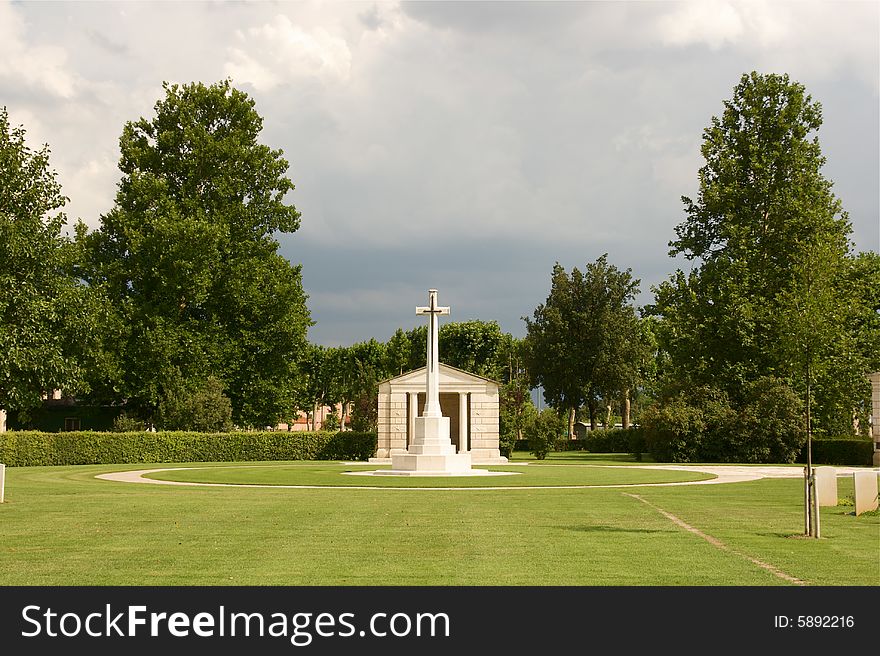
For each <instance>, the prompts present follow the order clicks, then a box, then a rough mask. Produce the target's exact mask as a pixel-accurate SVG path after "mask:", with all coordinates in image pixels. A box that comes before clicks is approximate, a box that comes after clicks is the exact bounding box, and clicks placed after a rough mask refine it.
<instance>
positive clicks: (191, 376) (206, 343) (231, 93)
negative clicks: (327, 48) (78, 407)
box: [82, 81, 310, 425]
mask: <svg viewBox="0 0 880 656" xmlns="http://www.w3.org/2000/svg"><path fill="white" fill-rule="evenodd" d="M164 89H165V97H164V98H162V99H160V100H159V101H158V102H157V103H156V106H155V115H154V116H153V117H152V118H149V119H148V118H141V119H139V120H137V121H133V122H129V123H127V124H126V125H125V127H124V129H123V132H122V136H121V138H120V142H119V144H120V150H121V153H122V156H121V159H120V163H119V168H120V170H121V172H122V180H121V181H120V183H119V188H118V192H117V195H116V203H115V206H114V207H113V209H112V210H110V212H108V213H107V214H106V215H104V216H102V217H101V227H100V228H99V229H98V230H97V231H96V232H94V233H92V234H89V235H83V236H82V240H83V242H84V245H83V248H84V251H85V252H86V253H87V254H88V265H87V267H86V269H87V272H88V274H87V275H88V277H89V280H90V282H92V283H93V284H100V285H102V286H104V287H106V289H107V291H108V294H109V296H110V299H111V301H112V303H113V306H114V308H115V310H116V312H118V313H119V315H120V318H121V321H120V324H121V325H122V326H124V327H125V328H124V331H123V334H121V335H118V336H116V337H115V338H114V339H113V340H112V342H111V343H108V344H107V345H106V348H107V349H108V350H110V351H112V352H116V353H117V354H118V358H119V360H120V361H121V363H122V365H123V366H122V367H121V372H122V373H121V378H122V380H121V381H118V382H117V384H116V387H117V388H118V390H119V395H120V396H121V397H122V398H125V399H127V400H128V401H129V403H131V404H133V405H134V406H136V407H140V408H142V409H143V410H144V411H145V412H152V411H153V410H155V409H156V408H157V407H158V404H159V403H160V401H161V400H162V399H163V397H164V396H165V394H166V389H165V381H168V380H178V379H182V380H183V381H184V382H185V383H188V382H189V381H207V380H208V378H209V377H211V376H213V377H215V378H216V379H217V380H218V381H220V382H221V383H222V385H223V388H224V389H225V390H226V393H227V394H228V395H229V397H230V400H231V402H232V413H233V420H234V421H235V422H236V423H237V424H239V425H271V424H274V423H275V422H276V421H278V419H279V418H280V417H282V416H283V415H285V414H289V411H290V410H291V408H292V406H293V403H294V393H295V391H294V386H295V384H296V380H297V368H296V363H297V361H298V360H299V358H300V356H302V355H303V353H304V351H305V346H306V341H305V335H306V328H307V327H308V326H309V325H310V319H309V313H308V310H307V308H306V305H305V301H306V295H305V293H304V292H303V289H302V282H301V275H300V267H299V266H294V265H291V264H290V263H289V262H288V261H287V260H286V259H285V258H283V257H282V256H280V255H279V254H278V252H277V249H278V242H277V241H276V240H275V239H274V237H273V236H272V235H273V233H275V232H278V231H283V232H292V231H295V230H296V229H297V228H298V226H299V213H298V212H297V211H296V208H295V207H294V206H293V205H290V204H289V203H287V202H286V200H285V196H286V194H287V193H288V192H289V191H291V190H293V188H294V187H293V182H292V181H291V180H290V179H289V178H288V177H286V172H287V168H288V163H287V161H286V160H285V159H284V158H283V157H282V153H281V151H280V150H273V149H271V148H269V147H268V146H266V145H264V144H261V143H260V142H259V135H260V132H261V130H262V119H261V117H260V115H259V114H258V113H257V111H256V109H255V107H254V101H253V100H252V99H251V98H249V97H248V96H247V95H246V94H245V93H243V92H241V91H239V90H237V89H235V88H233V87H232V86H231V85H230V84H229V82H228V81H224V82H220V83H218V84H214V85H211V86H205V85H204V84H201V83H195V84H190V85H183V86H178V85H168V84H166V85H165V86H164Z"/></svg>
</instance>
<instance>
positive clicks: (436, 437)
mask: <svg viewBox="0 0 880 656" xmlns="http://www.w3.org/2000/svg"><path fill="white" fill-rule="evenodd" d="M471 472H472V470H471V454H470V453H456V452H455V445H454V444H452V442H451V441H450V439H449V417H416V418H415V427H414V435H413V441H412V444H410V445H409V448H408V449H407V452H406V453H392V454H391V469H390V470H387V471H384V472H382V474H383V475H386V476H449V475H455V476H466V475H468V474H470V473H471ZM377 473H379V472H377Z"/></svg>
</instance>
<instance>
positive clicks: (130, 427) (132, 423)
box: [111, 412, 147, 433]
mask: <svg viewBox="0 0 880 656" xmlns="http://www.w3.org/2000/svg"><path fill="white" fill-rule="evenodd" d="M111 430H112V431H113V432H114V433H142V432H144V431H145V430H147V426H146V424H145V423H144V422H143V421H142V420H140V419H137V418H135V417H129V416H128V415H127V414H126V413H124V412H123V413H122V414H120V415H118V416H117V417H116V419H114V420H113V428H112V429H111Z"/></svg>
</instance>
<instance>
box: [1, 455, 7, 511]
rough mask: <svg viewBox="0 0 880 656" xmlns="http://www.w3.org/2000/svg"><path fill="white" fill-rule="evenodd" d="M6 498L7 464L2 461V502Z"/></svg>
mask: <svg viewBox="0 0 880 656" xmlns="http://www.w3.org/2000/svg"><path fill="white" fill-rule="evenodd" d="M5 498H6V465H4V464H3V463H0V503H3V500H4V499H5Z"/></svg>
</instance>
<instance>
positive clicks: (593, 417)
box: [587, 399, 596, 430]
mask: <svg viewBox="0 0 880 656" xmlns="http://www.w3.org/2000/svg"><path fill="white" fill-rule="evenodd" d="M587 408H589V410H590V430H596V400H595V399H590V400H589V401H588V402H587Z"/></svg>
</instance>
